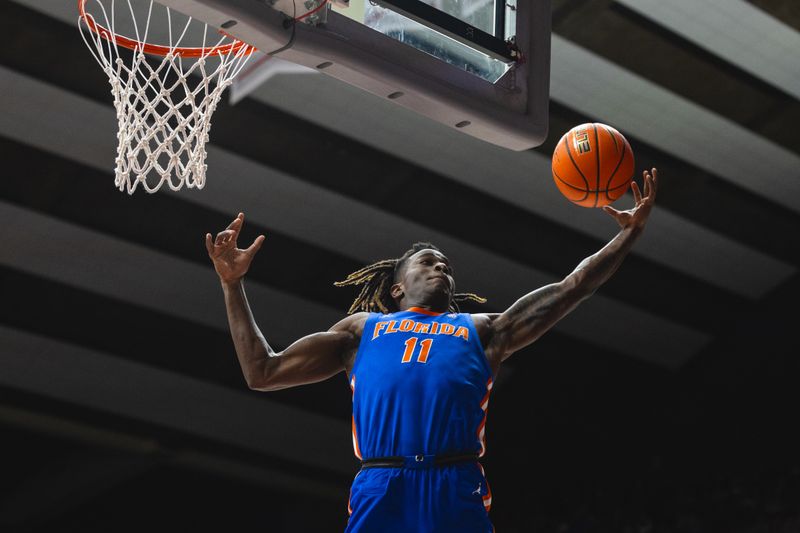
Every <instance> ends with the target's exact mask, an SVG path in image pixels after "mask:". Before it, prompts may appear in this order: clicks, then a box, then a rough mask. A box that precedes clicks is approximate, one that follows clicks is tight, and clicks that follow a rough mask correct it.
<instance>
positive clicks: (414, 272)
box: [397, 250, 456, 309]
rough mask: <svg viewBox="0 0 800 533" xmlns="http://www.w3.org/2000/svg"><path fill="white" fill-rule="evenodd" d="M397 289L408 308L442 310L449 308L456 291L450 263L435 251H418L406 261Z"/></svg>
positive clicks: (440, 253)
mask: <svg viewBox="0 0 800 533" xmlns="http://www.w3.org/2000/svg"><path fill="white" fill-rule="evenodd" d="M397 285H400V286H401V288H402V291H403V294H404V295H405V298H406V301H407V302H409V303H411V305H421V304H428V305H434V306H437V307H442V306H443V308H444V309H446V308H447V307H448V306H449V305H450V300H451V299H452V298H453V294H454V293H455V288H456V284H455V280H454V279H453V270H452V268H451V267H450V262H449V261H448V259H447V257H446V256H445V255H444V254H443V253H442V252H439V251H437V250H420V251H419V252H417V253H415V254H414V255H412V256H411V257H409V258H408V261H406V264H405V268H404V271H403V274H402V279H399V280H398V284H397Z"/></svg>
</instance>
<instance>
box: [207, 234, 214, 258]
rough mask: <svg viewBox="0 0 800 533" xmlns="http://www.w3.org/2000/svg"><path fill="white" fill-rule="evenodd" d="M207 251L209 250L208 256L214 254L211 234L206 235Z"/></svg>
mask: <svg viewBox="0 0 800 533" xmlns="http://www.w3.org/2000/svg"><path fill="white" fill-rule="evenodd" d="M206 250H208V255H211V254H212V253H214V241H213V239H212V237H211V234H210V233H206Z"/></svg>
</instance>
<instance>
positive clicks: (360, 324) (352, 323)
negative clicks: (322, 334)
mask: <svg viewBox="0 0 800 533" xmlns="http://www.w3.org/2000/svg"><path fill="white" fill-rule="evenodd" d="M369 315H370V314H369V313H367V312H366V311H359V312H358V313H353V314H352V315H347V316H346V317H344V318H343V319H341V320H340V321H339V322H337V323H336V324H334V325H333V326H331V328H330V330H329V331H340V332H347V333H351V334H353V335H357V336H360V335H361V332H362V331H363V330H364V324H365V323H366V322H367V319H368V318H369Z"/></svg>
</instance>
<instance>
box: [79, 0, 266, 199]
mask: <svg viewBox="0 0 800 533" xmlns="http://www.w3.org/2000/svg"><path fill="white" fill-rule="evenodd" d="M117 3H119V4H123V6H122V9H116V7H117V6H115V1H114V0H88V1H86V2H85V5H84V4H83V3H82V4H81V7H82V8H83V10H82V15H81V17H80V20H79V26H80V29H81V34H82V36H83V39H84V42H85V43H86V45H87V46H88V47H89V50H90V51H91V52H92V55H93V56H94V58H95V59H96V60H97V62H98V63H99V64H100V66H101V67H102V69H103V71H104V72H105V73H106V75H107V76H108V81H109V83H110V84H111V92H112V94H113V96H114V107H115V108H116V111H117V121H118V124H119V131H118V133H117V137H118V141H119V143H118V148H117V157H116V160H115V163H116V168H115V174H116V178H115V181H114V183H115V184H116V186H117V187H118V188H119V190H120V191H123V190H126V191H127V192H128V194H133V192H134V191H135V190H136V188H137V187H138V186H140V185H141V187H142V188H144V190H145V191H147V192H149V193H152V192H155V191H157V190H159V189H160V188H161V187H162V186H164V185H166V186H168V187H169V188H170V189H172V190H174V191H176V190H179V189H181V188H183V187H184V186H185V187H187V188H195V187H196V188H198V189H202V188H203V186H204V185H205V179H206V169H207V165H206V163H205V160H206V143H207V142H208V134H209V128H210V127H211V115H212V114H213V113H214V111H215V109H216V107H217V104H218V103H219V100H220V97H221V96H222V93H223V92H224V91H225V89H226V88H227V87H228V85H230V84H231V83H232V82H233V79H234V77H235V76H236V75H237V74H238V73H239V71H241V70H242V68H243V67H244V65H245V63H246V62H247V60H248V58H249V57H250V55H251V52H252V51H253V49H252V48H251V47H249V46H248V45H244V43H241V42H240V41H236V40H234V39H233V38H231V37H229V36H227V35H224V34H219V33H217V32H216V30H213V29H211V30H210V29H209V28H208V26H207V25H206V24H204V23H202V22H197V21H193V20H192V19H191V18H190V17H186V16H183V15H181V14H179V13H176V12H174V11H172V10H170V9H169V8H166V7H164V6H160V5H159V4H155V3H154V2H152V1H150V2H148V1H146V0H145V1H141V0H139V1H138V2H137V1H136V0H125V2H123V1H120V2H117ZM125 3H127V6H125V5H124V4H125ZM154 11H155V13H154ZM151 21H157V22H153V24H151ZM126 30H127V31H130V32H131V33H128V34H125V33H121V32H123V31H126ZM140 30H141V32H140ZM153 34H157V35H153ZM127 35H131V37H127ZM159 37H162V38H164V41H159V42H165V41H166V42H168V44H166V45H148V44H145V43H148V42H149V41H148V39H153V40H155V39H158V38H159ZM209 38H213V39H214V40H215V41H216V42H213V43H209V44H207V39H209ZM187 39H195V40H194V41H193V42H200V46H198V47H196V48H186V47H184V46H182V43H184V42H187Z"/></svg>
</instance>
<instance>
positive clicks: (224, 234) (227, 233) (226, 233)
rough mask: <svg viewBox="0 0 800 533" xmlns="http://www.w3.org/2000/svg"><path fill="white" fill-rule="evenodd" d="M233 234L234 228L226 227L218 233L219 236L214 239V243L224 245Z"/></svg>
mask: <svg viewBox="0 0 800 533" xmlns="http://www.w3.org/2000/svg"><path fill="white" fill-rule="evenodd" d="M232 235H233V230H229V229H226V230H223V231H220V232H219V233H217V238H216V239H214V245H215V246H222V245H224V244H227V243H228V241H230V239H231V236H232Z"/></svg>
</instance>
